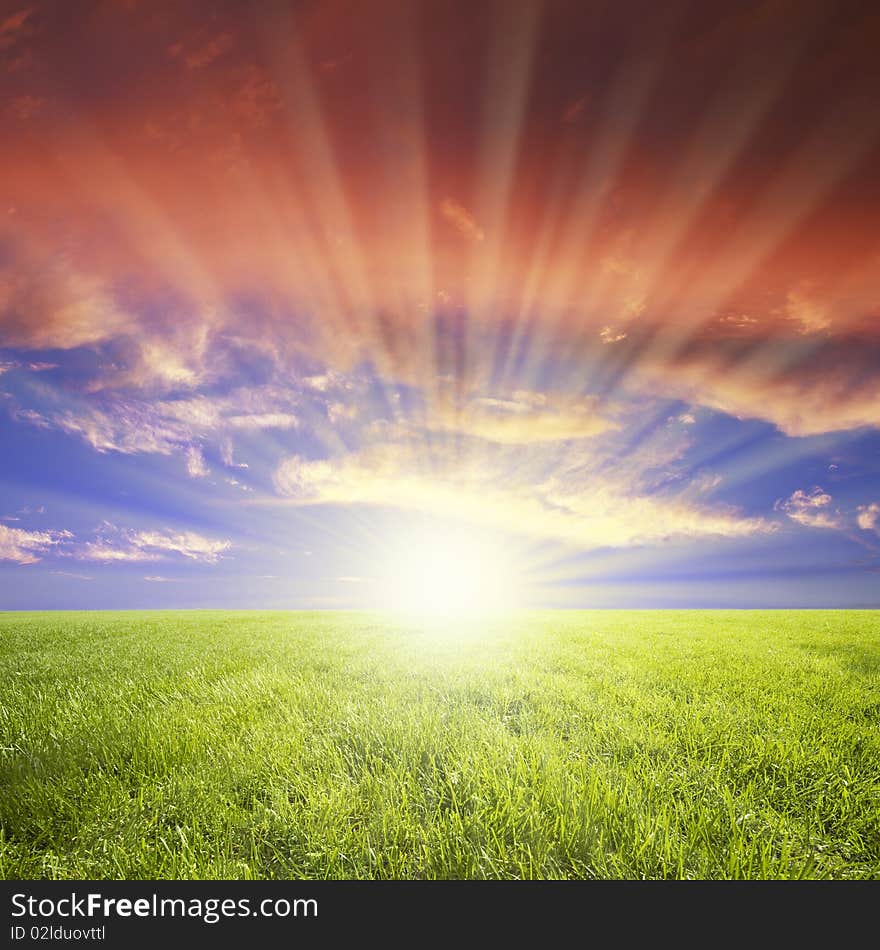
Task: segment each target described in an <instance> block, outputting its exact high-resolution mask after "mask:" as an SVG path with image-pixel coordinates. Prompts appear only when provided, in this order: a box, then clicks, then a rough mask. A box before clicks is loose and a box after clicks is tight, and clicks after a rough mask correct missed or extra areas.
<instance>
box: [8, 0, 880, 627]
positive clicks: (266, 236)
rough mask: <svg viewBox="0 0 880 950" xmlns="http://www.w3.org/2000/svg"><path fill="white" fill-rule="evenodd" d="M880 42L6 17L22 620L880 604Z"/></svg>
mask: <svg viewBox="0 0 880 950" xmlns="http://www.w3.org/2000/svg"><path fill="white" fill-rule="evenodd" d="M878 48H880V9H878V7H877V5H876V4H874V3H869V2H865V3H857V2H851V3H847V2H830V0H829V2H813V0H796V2H795V0H790V2H784V0H779V2H747V0H742V2H713V3H709V4H707V3H703V2H690V3H688V2H678V0H673V2H669V3H662V4H660V3H655V2H633V0H613V2H592V0H576V2H574V0H573V2H568V0H545V2H530V0H522V2H519V0H497V2H487V0H486V2H484V0H466V2H465V0H370V2H369V3H363V2H356V0H352V2H342V0H293V2H291V0H288V2H277V3H276V2H254V3H251V4H248V3H244V2H201V0H197V2H183V3H181V2H165V0H82V2H77V3H68V2H60V0H59V2H39V0H13V2H11V3H10V2H7V0H0V142H2V145H0V609H56V608H145V607H169V608H171V607H218V608H250V607H266V608H282V607H297V608H298V607H302V608H324V607H329V608H333V607H357V606H374V605H379V606H381V605H382V604H383V599H382V598H383V594H382V591H387V589H388V585H389V583H391V584H392V586H393V584H394V578H395V571H396V570H397V569H398V568H401V567H402V566H406V567H407V570H409V568H410V567H411V566H412V565H413V564H415V565H416V566H419V565H423V569H424V571H425V572H426V573H427V574H428V575H431V572H432V571H433V572H435V573H436V575H437V576H438V578H439V579H440V580H441V581H442V571H441V568H440V566H439V561H437V560H436V552H437V550H438V548H439V547H440V546H441V545H440V542H439V541H438V539H443V545H444V546H445V554H444V557H445V558H446V560H447V561H448V560H449V558H450V552H451V558H452V560H457V559H458V558H459V554H460V562H461V563H462V564H464V565H466V569H467V570H468V571H471V572H473V573H475V574H479V575H480V578H481V580H480V583H483V582H484V581H485V583H486V584H487V585H490V584H493V583H496V582H498V576H496V575H497V572H496V571H495V568H494V567H493V564H494V563H495V561H498V562H499V563H500V562H501V561H502V560H503V561H504V563H505V565H506V566H505V570H506V571H508V574H505V578H506V580H505V583H506V584H507V585H508V586H507V588H506V594H505V595H504V596H507V597H508V598H509V602H510V604H511V605H513V604H517V605H524V606H563V607H798V606H802V607H880V226H878V225H880V109H878V108H877V103H878V102H880V57H878V56H877V49H878ZM475 551H479V552H484V553H481V554H480V557H475V556H474V552H475ZM492 552H494V553H492ZM444 563H445V562H444ZM400 576H401V577H404V578H405V579H407V580H405V582H406V583H409V582H410V580H409V579H411V574H408V573H406V571H403V572H402V573H401V574H400Z"/></svg>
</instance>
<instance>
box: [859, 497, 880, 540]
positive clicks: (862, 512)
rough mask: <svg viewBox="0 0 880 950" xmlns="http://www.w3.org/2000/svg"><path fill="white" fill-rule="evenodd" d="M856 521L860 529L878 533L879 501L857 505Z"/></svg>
mask: <svg viewBox="0 0 880 950" xmlns="http://www.w3.org/2000/svg"><path fill="white" fill-rule="evenodd" d="M856 522H857V524H858V526H859V527H860V528H861V529H862V531H876V532H877V533H878V534H880V502H876V501H872V502H870V503H869V504H867V505H859V507H858V516H857V518H856Z"/></svg>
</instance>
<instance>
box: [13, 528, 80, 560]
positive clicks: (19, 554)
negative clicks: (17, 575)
mask: <svg viewBox="0 0 880 950" xmlns="http://www.w3.org/2000/svg"><path fill="white" fill-rule="evenodd" d="M72 537H73V535H72V534H71V533H70V532H69V531H26V530H25V529H24V528H10V527H8V525H5V524H0V561H14V562H15V563H16V564H35V563H36V562H37V561H39V560H40V558H41V556H42V555H44V554H48V553H49V552H50V551H52V550H53V549H54V548H57V546H58V545H59V544H63V543H64V542H66V541H68V540H70V539H71V538H72Z"/></svg>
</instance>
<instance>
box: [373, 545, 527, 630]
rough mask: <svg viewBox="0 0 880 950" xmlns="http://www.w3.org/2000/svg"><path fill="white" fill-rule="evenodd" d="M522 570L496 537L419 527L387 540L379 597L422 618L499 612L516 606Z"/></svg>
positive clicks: (397, 609)
mask: <svg viewBox="0 0 880 950" xmlns="http://www.w3.org/2000/svg"><path fill="white" fill-rule="evenodd" d="M518 573H519V572H518V571H517V570H516V569H515V564H514V563H513V558H511V556H510V554H509V552H508V551H507V550H506V549H505V547H504V545H502V544H501V543H500V542H498V541H494V540H492V539H491V538H488V537H487V536H486V535H485V534H483V533H481V532H479V531H476V530H474V529H469V528H467V527H461V526H459V527H442V528H441V527H435V526H432V527H421V528H418V529H410V530H409V531H407V532H404V533H400V534H398V535H396V536H394V537H393V538H390V539H388V544H387V545H386V546H385V552H384V556H383V564H382V565H381V568H380V585H379V588H380V589H379V599H380V602H381V605H382V606H383V607H385V608H387V609H391V610H394V611H397V612H402V613H406V614H409V615H412V616H415V617H418V618H420V619H424V620H444V619H450V618H460V617H462V616H475V615H482V614H489V613H500V612H503V611H507V610H510V609H512V608H513V607H515V606H517V605H518V601H519V590H518V584H517V577H518Z"/></svg>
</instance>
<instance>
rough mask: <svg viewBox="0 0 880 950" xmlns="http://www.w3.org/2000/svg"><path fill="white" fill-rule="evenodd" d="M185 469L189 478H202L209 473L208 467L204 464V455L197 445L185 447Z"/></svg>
mask: <svg viewBox="0 0 880 950" xmlns="http://www.w3.org/2000/svg"><path fill="white" fill-rule="evenodd" d="M186 471H187V474H188V475H189V477H190V478H204V477H205V476H206V475H209V474H210V469H209V468H208V466H207V465H206V464H205V456H204V455H202V450H201V449H200V448H199V447H198V446H197V445H190V446H188V447H187V450H186Z"/></svg>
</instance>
